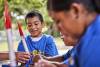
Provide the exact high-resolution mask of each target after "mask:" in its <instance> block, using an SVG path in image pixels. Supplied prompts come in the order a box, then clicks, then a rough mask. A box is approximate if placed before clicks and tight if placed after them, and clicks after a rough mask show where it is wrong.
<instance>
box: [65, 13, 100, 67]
mask: <svg viewBox="0 0 100 67" xmlns="http://www.w3.org/2000/svg"><path fill="white" fill-rule="evenodd" d="M71 58H72V59H71V61H72V62H73V63H72V64H71V63H70V61H69V67H100V15H98V16H97V17H96V19H95V20H94V21H93V22H92V23H91V24H90V25H89V26H88V28H87V30H86V32H85V34H84V35H83V37H82V38H81V40H80V42H79V44H78V45H77V46H76V47H75V49H74V51H73V52H72V54H71ZM66 62H68V61H66ZM66 62H65V64H66Z"/></svg>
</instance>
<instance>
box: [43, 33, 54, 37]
mask: <svg viewBox="0 0 100 67" xmlns="http://www.w3.org/2000/svg"><path fill="white" fill-rule="evenodd" d="M43 36H45V37H46V38H53V36H52V35H49V34H43Z"/></svg>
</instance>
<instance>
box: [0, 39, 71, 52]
mask: <svg viewBox="0 0 100 67" xmlns="http://www.w3.org/2000/svg"><path fill="white" fill-rule="evenodd" d="M55 43H56V46H57V48H58V50H65V49H68V48H69V47H66V46H65V45H64V43H63V41H62V40H61V39H60V38H55ZM13 44H14V50H15V51H16V49H17V46H18V41H14V42H13ZM2 51H8V44H7V42H6V41H4V42H0V52H2Z"/></svg>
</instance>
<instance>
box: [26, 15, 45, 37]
mask: <svg viewBox="0 0 100 67" xmlns="http://www.w3.org/2000/svg"><path fill="white" fill-rule="evenodd" d="M42 28H43V25H42V22H41V21H40V20H39V18H38V17H37V16H34V17H32V18H27V29H28V31H29V32H30V34H31V36H32V37H38V36H40V35H41V33H42Z"/></svg>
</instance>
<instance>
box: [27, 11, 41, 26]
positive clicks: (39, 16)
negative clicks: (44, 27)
mask: <svg viewBox="0 0 100 67" xmlns="http://www.w3.org/2000/svg"><path fill="white" fill-rule="evenodd" d="M33 17H38V18H39V20H40V21H41V23H43V16H42V15H41V14H40V13H39V11H30V12H29V13H27V14H26V16H25V22H26V24H27V18H33Z"/></svg>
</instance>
